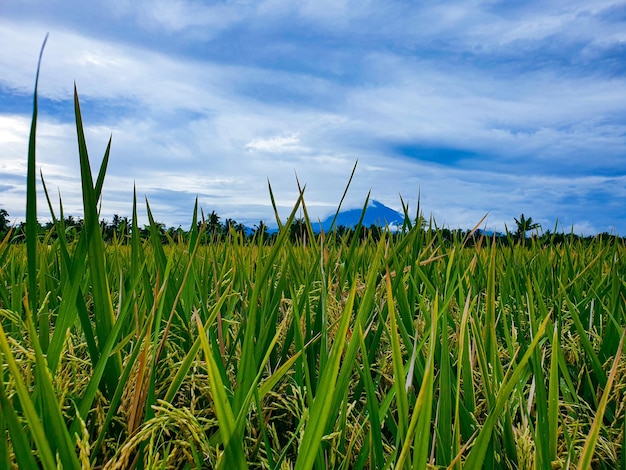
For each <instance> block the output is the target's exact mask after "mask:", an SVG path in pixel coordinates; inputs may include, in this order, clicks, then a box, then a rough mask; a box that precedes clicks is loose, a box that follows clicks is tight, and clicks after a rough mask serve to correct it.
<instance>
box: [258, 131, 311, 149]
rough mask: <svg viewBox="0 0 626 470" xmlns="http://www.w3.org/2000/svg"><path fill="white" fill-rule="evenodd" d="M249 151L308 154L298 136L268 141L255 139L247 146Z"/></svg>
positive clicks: (271, 138) (283, 136)
mask: <svg viewBox="0 0 626 470" xmlns="http://www.w3.org/2000/svg"><path fill="white" fill-rule="evenodd" d="M246 149H247V150H248V151H260V152H269V153H283V152H306V151H307V149H306V148H304V147H302V146H301V145H300V138H299V136H298V134H291V135H282V136H276V137H269V138H266V139H254V140H252V141H250V142H248V143H247V144H246Z"/></svg>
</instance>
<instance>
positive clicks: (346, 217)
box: [321, 199, 404, 231]
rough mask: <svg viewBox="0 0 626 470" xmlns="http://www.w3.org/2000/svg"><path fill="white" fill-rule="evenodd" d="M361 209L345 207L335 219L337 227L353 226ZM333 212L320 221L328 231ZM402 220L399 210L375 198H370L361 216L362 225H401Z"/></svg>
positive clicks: (356, 222)
mask: <svg viewBox="0 0 626 470" xmlns="http://www.w3.org/2000/svg"><path fill="white" fill-rule="evenodd" d="M362 211H363V208H362V207H359V208H354V209H346V210H344V211H341V212H339V215H338V216H337V221H336V222H335V225H336V226H337V227H339V226H344V227H347V228H354V227H355V226H356V225H357V224H358V223H359V219H360V218H361V213H362ZM334 217H335V215H334V214H331V215H330V216H328V217H327V218H326V219H324V220H323V221H322V222H321V227H322V228H323V229H324V230H325V231H328V230H330V228H331V227H330V225H331V224H332V221H333V218H334ZM403 222H404V215H403V214H401V213H400V212H398V211H396V210H394V209H392V208H391V207H388V206H386V205H385V204H383V203H382V202H380V201H377V200H376V199H371V200H370V201H369V202H368V204H367V207H366V208H365V215H364V217H363V225H364V226H365V227H369V226H371V225H377V226H379V227H385V226H387V225H389V226H393V225H396V226H397V225H402V224H403Z"/></svg>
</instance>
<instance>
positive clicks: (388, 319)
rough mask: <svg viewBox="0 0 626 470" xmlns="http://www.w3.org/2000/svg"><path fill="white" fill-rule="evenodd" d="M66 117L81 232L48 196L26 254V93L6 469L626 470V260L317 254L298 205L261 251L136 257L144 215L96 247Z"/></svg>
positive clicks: (171, 251)
mask: <svg viewBox="0 0 626 470" xmlns="http://www.w3.org/2000/svg"><path fill="white" fill-rule="evenodd" d="M35 90H36V88H35ZM75 109H76V127H77V138H78V142H79V156H78V158H79V160H80V166H81V181H82V191H83V204H84V226H83V230H82V231H81V232H80V234H79V236H78V237H77V238H75V239H69V238H67V237H66V230H65V226H64V222H63V221H64V217H63V212H62V206H61V204H60V202H59V203H57V202H55V201H52V200H51V199H50V198H49V197H48V193H47V192H46V196H47V197H48V202H49V207H48V209H49V210H50V212H51V213H52V217H53V221H54V227H53V228H52V229H51V230H50V231H49V232H48V233H46V234H44V235H43V236H38V235H37V230H36V229H35V227H36V226H37V207H36V204H35V200H36V190H35V188H36V185H35V183H36V177H35V176H36V175H35V168H36V162H35V153H34V148H35V136H36V120H37V101H36V91H35V106H34V113H33V128H32V133H31V142H30V144H31V145H30V150H29V155H28V177H27V198H28V201H27V222H26V241H25V243H20V244H15V243H10V235H9V236H7V237H6V238H5V239H4V240H3V241H2V242H1V244H0V261H1V262H0V356H1V357H2V380H1V381H0V408H1V410H2V413H1V414H0V430H1V432H2V433H3V434H5V436H6V437H7V438H6V439H0V467H2V468H18V467H19V468H26V469H32V468H45V469H53V468H54V469H56V468H61V467H62V468H65V469H68V468H103V469H128V468H151V469H152V468H167V469H170V468H171V469H187V468H188V469H191V468H224V469H231V468H271V469H288V468H296V469H311V468H316V469H322V468H324V469H326V468H333V469H339V468H344V469H348V468H356V469H361V468H400V469H404V468H416V469H435V468H442V469H443V468H449V469H461V468H466V469H478V468H486V469H509V468H510V469H534V468H537V469H560V468H563V469H569V468H577V469H588V468H598V469H616V468H626V451H625V450H624V449H625V447H626V437H625V434H626V433H625V430H626V413H625V407H626V393H625V392H626V357H625V355H624V354H623V351H624V336H625V333H624V332H625V329H624V326H625V325H626V307H625V306H626V298H625V297H626V269H625V263H624V257H625V246H624V243H623V240H620V239H617V238H616V239H608V240H607V239H605V238H601V237H599V238H597V239H594V240H591V241H589V240H587V241H584V240H581V239H570V240H565V241H564V242H563V243H553V244H544V243H540V242H539V241H538V240H536V239H534V240H528V242H527V243H526V240H518V241H514V240H511V239H509V243H502V241H501V240H498V239H496V238H485V237H481V238H478V239H476V238H474V237H473V236H466V237H461V236H460V235H459V236H456V237H455V238H454V239H453V240H451V241H450V240H448V239H444V238H443V236H442V233H441V231H439V230H436V229H434V228H433V226H432V225H431V227H430V229H429V228H428V227H426V228H424V227H422V225H421V224H416V225H411V224H409V223H408V224H407V226H406V227H405V228H404V230H402V231H401V232H398V233H391V232H389V231H382V233H381V234H380V236H376V237H373V236H371V235H369V236H365V237H358V236H352V237H351V236H347V235H343V236H340V235H338V234H337V232H332V231H331V232H329V233H326V234H316V233H314V232H313V230H312V227H311V223H310V219H309V218H308V215H307V210H306V204H305V195H304V193H301V195H300V198H299V199H298V201H297V202H296V203H295V205H294V207H293V210H292V212H291V215H290V217H289V219H288V220H286V221H284V222H280V219H278V218H277V220H278V221H279V223H281V228H280V230H279V232H278V234H277V236H276V237H275V238H274V239H273V240H271V241H270V242H267V241H265V240H264V239H263V238H262V237H259V238H255V239H252V240H249V239H247V238H245V237H244V236H242V234H241V233H238V232H235V231H234V230H233V231H231V237H230V238H229V239H228V240H222V241H214V242H210V243H201V240H203V236H202V235H203V232H204V231H205V230H206V224H203V223H202V221H201V220H199V217H198V209H197V207H196V208H190V213H191V214H190V226H191V230H190V232H189V233H187V234H185V235H184V237H182V238H180V239H177V240H173V239H171V238H170V239H168V240H167V241H166V243H163V241H162V237H161V233H160V231H159V226H158V224H157V223H156V222H154V218H153V216H152V213H151V211H150V207H149V206H148V207H147V211H148V215H149V219H150V226H149V232H148V234H147V235H146V236H140V232H141V230H140V229H139V227H138V226H137V203H136V198H135V203H134V211H133V212H134V213H133V217H132V219H131V221H132V223H131V226H130V227H128V230H127V231H126V232H125V233H124V234H123V235H122V236H121V237H119V238H117V237H116V238H115V239H114V240H113V241H111V242H106V243H105V241H104V239H103V234H102V229H101V226H100V224H99V214H98V208H99V205H100V195H101V191H102V187H103V184H104V180H105V174H106V167H107V163H108V159H109V149H110V147H107V149H106V151H105V154H104V158H103V159H102V164H101V166H100V168H99V170H98V172H97V173H95V172H92V169H91V168H90V164H89V161H90V160H89V157H88V155H87V147H86V143H85V140H84V134H83V126H82V120H81V114H80V105H79V100H78V95H77V94H75ZM269 192H270V198H271V199H272V202H273V196H272V195H271V187H270V188H269ZM298 213H303V214H304V222H305V228H306V230H307V233H308V236H307V237H305V238H304V240H306V241H304V240H301V241H295V242H294V241H292V240H291V239H290V237H289V229H290V227H291V225H292V223H293V222H294V220H295V218H296V214H298ZM198 222H201V223H198ZM357 230H359V229H358V228H357ZM470 241H471V243H470Z"/></svg>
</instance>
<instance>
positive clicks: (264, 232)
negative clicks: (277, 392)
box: [0, 209, 626, 245]
mask: <svg viewBox="0 0 626 470" xmlns="http://www.w3.org/2000/svg"><path fill="white" fill-rule="evenodd" d="M514 221H515V229H514V230H512V231H509V230H508V228H507V229H506V232H505V233H491V232H489V233H486V232H483V231H482V230H480V229H479V230H476V231H469V230H463V229H449V228H445V227H444V228H440V227H436V226H434V224H433V223H432V222H431V223H430V224H428V223H427V222H426V221H425V219H424V218H423V217H420V218H419V220H415V221H413V222H407V223H405V225H404V226H403V227H400V228H398V230H397V231H395V232H392V236H397V235H399V234H401V233H402V232H403V231H406V230H409V229H411V228H412V227H413V226H415V225H418V226H419V228H420V229H421V230H424V231H430V232H433V233H434V235H435V236H436V237H437V238H438V240H439V242H441V243H454V242H455V241H458V240H463V241H464V243H465V244H466V245H467V244H469V245H472V244H474V243H476V242H478V240H480V239H481V238H484V237H489V238H491V237H495V238H497V239H498V240H499V242H500V243H501V244H504V245H508V244H512V243H533V242H539V243H542V244H560V243H565V242H567V241H576V240H588V241H589V240H592V239H596V238H602V239H603V240H621V241H622V242H625V241H626V238H624V237H619V236H617V235H614V234H609V233H607V232H604V233H601V234H598V235H595V236H586V237H583V236H580V235H576V234H575V233H573V232H571V233H565V232H551V231H550V230H546V231H545V232H543V233H542V234H539V230H538V229H540V228H541V225H540V224H538V223H535V222H533V219H532V217H526V216H524V214H521V215H520V217H519V218H514ZM60 222H61V223H60V226H61V227H63V231H64V235H65V238H66V240H67V241H70V242H71V241H73V240H76V239H78V236H79V235H80V232H81V230H82V229H83V225H84V220H83V219H82V218H80V217H75V216H73V215H68V216H66V217H64V218H63V219H62V220H61V221H60ZM197 228H198V232H199V233H201V236H202V239H201V242H202V243H214V242H221V241H228V240H231V239H232V238H233V237H237V238H238V239H240V240H244V241H246V240H250V241H251V240H254V241H257V242H259V241H261V242H263V243H271V242H272V241H273V240H274V238H275V237H276V236H277V233H278V231H277V230H276V229H270V228H269V227H268V226H267V225H266V223H265V222H264V221H262V220H261V221H259V222H258V223H257V224H255V225H254V226H253V227H247V226H246V225H244V224H242V223H240V222H237V221H236V220H234V219H231V218H226V219H224V220H223V221H222V218H221V217H220V216H219V215H218V214H217V213H216V212H215V211H212V212H211V213H210V214H208V216H207V217H205V218H203V220H202V221H199V222H197ZM56 229H57V228H56V227H55V224H54V223H53V222H52V221H49V222H46V223H44V224H41V223H39V227H38V233H39V234H41V235H46V236H47V237H48V239H50V240H54V239H56V238H57V237H58V234H57V233H56ZM100 229H101V232H102V237H103V240H104V241H105V242H113V241H116V242H118V243H121V244H124V243H127V242H128V240H129V239H130V235H131V233H132V219H130V218H129V217H126V216H120V215H118V214H114V215H113V217H112V219H111V220H110V221H108V220H106V219H102V220H101V221H100ZM153 229H156V231H157V233H158V234H159V235H160V237H161V240H162V242H163V243H167V242H168V241H180V240H184V239H186V237H187V236H188V235H189V233H190V232H191V230H185V229H183V228H182V227H181V226H178V227H166V225H165V224H163V223H160V222H155V223H154V227H153ZM200 229H202V230H200ZM385 230H386V228H385V227H381V226H379V225H370V226H368V227H365V226H361V227H347V226H344V225H338V226H337V227H336V228H335V230H334V232H335V234H336V236H337V237H338V238H340V239H344V238H347V239H351V238H352V237H355V236H356V237H359V238H360V239H361V240H367V239H371V240H373V241H378V240H379V239H380V237H381V236H382V234H383V232H384V231H385ZM529 232H530V235H529ZM318 233H319V230H316V229H315V224H309V223H307V221H306V219H304V218H296V219H294V220H293V222H292V224H291V226H290V227H289V236H290V239H291V241H292V242H297V243H306V242H307V240H308V239H309V238H310V237H312V236H316V235H317V234H318ZM9 234H10V237H9V239H8V241H9V242H11V243H21V242H23V241H24V240H25V239H26V236H25V234H26V223H25V222H22V223H19V224H16V225H12V224H11V221H10V219H9V213H8V212H7V211H6V210H5V209H0V240H4V239H5V238H6V237H7V236H8V235H9ZM150 234H151V229H150V226H149V225H142V226H141V227H139V235H140V237H141V238H147V237H148V236H150Z"/></svg>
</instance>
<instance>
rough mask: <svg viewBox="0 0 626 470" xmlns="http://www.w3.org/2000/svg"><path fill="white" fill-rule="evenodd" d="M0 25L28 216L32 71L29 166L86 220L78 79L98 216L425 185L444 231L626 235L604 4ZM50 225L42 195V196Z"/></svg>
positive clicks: (623, 89)
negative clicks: (136, 200)
mask: <svg viewBox="0 0 626 470" xmlns="http://www.w3.org/2000/svg"><path fill="white" fill-rule="evenodd" d="M4 9H5V13H4V14H3V18H2V19H0V41H1V42H2V43H3V44H11V47H8V48H2V50H1V51H0V71H1V72H2V73H0V99H1V100H2V103H4V104H5V106H3V108H0V124H1V125H0V129H1V130H0V152H2V154H3V156H4V158H3V160H2V162H0V175H2V181H1V182H0V183H1V184H0V194H2V206H3V208H5V209H7V210H8V211H9V213H10V214H11V216H12V217H13V218H18V219H19V218H20V217H22V216H23V208H24V205H25V202H24V200H23V194H24V179H25V178H24V176H25V155H26V147H27V135H28V126H29V118H30V112H31V109H32V97H31V94H32V87H33V79H34V68H35V63H36V57H37V53H38V50H39V47H40V41H41V40H42V39H43V36H44V35H45V32H47V31H49V32H50V39H49V41H48V45H47V48H46V51H45V55H44V61H43V67H42V73H41V79H40V97H41V102H40V112H41V115H40V119H41V126H40V134H39V145H38V165H39V166H40V167H41V168H42V171H43V173H44V177H45V178H46V183H47V184H48V185H49V187H53V188H56V187H57V186H58V187H59V189H60V192H61V195H62V198H63V204H64V209H65V211H66V212H74V213H76V214H80V199H79V190H80V187H79V184H78V170H77V167H78V162H77V152H76V142H75V141H76V138H75V134H74V132H75V131H74V130H73V104H72V94H73V83H74V81H76V83H77V86H78V92H79V95H80V97H81V105H82V110H83V114H84V116H83V119H84V122H85V125H86V133H87V139H88V144H89V150H90V156H91V158H92V159H93V160H94V162H98V161H99V158H100V157H101V155H102V153H103V151H104V148H105V146H106V142H107V141H108V139H109V137H110V136H111V135H112V139H113V145H112V155H111V161H110V169H109V172H108V173H107V180H106V182H105V187H104V193H103V198H104V199H103V205H102V215H103V217H109V218H110V217H111V216H112V214H113V213H118V214H123V215H126V214H129V213H130V206H131V203H132V192H133V186H134V187H136V188H137V192H138V194H139V195H140V197H143V195H146V196H147V197H148V199H149V200H150V205H151V208H152V210H153V212H154V213H155V215H156V216H157V218H158V219H159V220H161V221H163V222H164V223H166V224H167V225H173V226H177V225H183V226H185V225H188V224H189V221H190V218H191V210H192V206H193V201H194V200H195V198H196V197H198V200H199V202H200V204H201V205H202V206H203V208H204V209H205V211H208V212H210V211H211V210H215V211H216V212H217V213H218V214H220V215H221V216H222V217H223V218H234V219H236V220H238V221H242V222H244V223H255V222H258V220H261V219H264V220H271V219H272V210H271V207H270V200H269V195H268V190H267V181H268V179H269V181H270V182H271V184H272V189H273V190H274V192H275V195H276V196H277V201H278V203H279V205H280V207H281V210H282V211H285V213H286V212H287V211H288V210H289V209H290V207H291V206H292V205H293V204H294V203H295V200H296V198H297V184H296V175H297V177H298V179H299V180H300V181H301V182H302V183H303V184H306V196H305V199H306V200H307V208H308V209H309V212H310V213H311V215H312V216H313V217H314V218H318V217H319V218H324V217H325V216H326V215H328V214H329V213H332V212H334V209H335V208H336V205H337V204H338V202H339V199H340V198H341V194H342V193H343V189H344V187H345V184H346V183H347V180H348V177H349V175H350V172H351V170H352V166H353V165H354V162H355V161H356V160H357V159H358V161H359V164H358V167H357V173H356V175H355V178H354V180H353V183H352V187H351V190H350V192H349V196H348V200H347V201H346V204H347V205H349V206H351V207H358V206H360V205H362V203H363V201H364V199H365V196H366V194H367V192H368V191H369V190H370V189H371V191H372V196H373V197H374V198H376V199H378V200H380V201H381V202H383V203H385V204H387V205H389V206H391V207H394V208H399V206H400V200H399V194H401V195H402V197H403V199H404V200H405V201H408V202H409V204H410V206H411V207H412V208H415V207H416V205H417V197H418V194H419V195H420V197H421V201H420V202H421V207H422V208H423V209H424V211H425V212H426V215H430V214H432V215H433V216H434V217H435V219H436V220H437V222H438V224H440V225H441V224H445V225H447V226H450V227H452V228H456V227H461V228H471V227H472V226H473V225H474V224H475V223H476V222H477V221H478V220H480V219H481V218H482V216H483V215H484V214H485V213H487V212H489V216H488V219H487V225H488V226H489V227H490V228H493V229H496V230H502V229H503V228H504V225H505V224H508V225H509V226H511V225H512V224H514V222H513V217H517V216H519V214H520V213H522V212H524V213H525V214H527V215H530V216H532V217H533V220H536V221H538V222H540V223H542V225H543V226H544V229H547V228H550V229H553V227H554V224H555V221H556V220H557V219H558V221H559V223H560V227H561V228H562V229H564V230H570V229H571V227H574V228H575V229H579V230H581V231H583V232H585V233H595V232H601V231H617V232H618V233H620V234H622V235H626V222H624V221H625V220H626V145H625V144H626V112H625V110H626V80H625V76H626V65H625V64H626V60H624V59H626V45H625V44H626V33H624V31H626V27H625V26H626V25H625V23H626V6H625V5H624V4H623V3H622V2H617V1H591V2H588V1H585V2H583V1H568V2H565V1H557V2H550V4H549V5H547V4H545V3H544V2H538V1H532V0H531V1H524V2H515V3H514V4H511V3H510V2H497V1H482V2H476V1H461V2H455V3H454V5H451V4H447V3H435V4H423V5H418V6H416V5H413V4H412V3H410V2H409V3H407V2H402V1H385V2H383V1H376V0H372V1H367V2H356V1H348V0H346V1H319V0H318V1H307V0H303V1H299V2H291V1H285V0H264V1H259V2H250V1H245V0H239V1H226V2H207V3H204V2H202V3H200V2H195V1H192V0H186V1H183V0H178V1H168V2H165V1H163V2H160V1H159V2H146V1H137V2H131V1H126V0H116V1H113V2H106V3H105V2H100V1H97V2H92V3H90V4H84V3H82V2H74V1H65V2H60V1H56V0H55V1H51V2H43V1H37V0H32V1H29V2H20V3H18V2H14V4H11V5H8V6H6V7H5V8H4ZM39 207H40V212H41V213H42V215H41V216H42V218H45V211H44V208H45V207H46V206H45V205H43V203H42V204H40V206H39Z"/></svg>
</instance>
